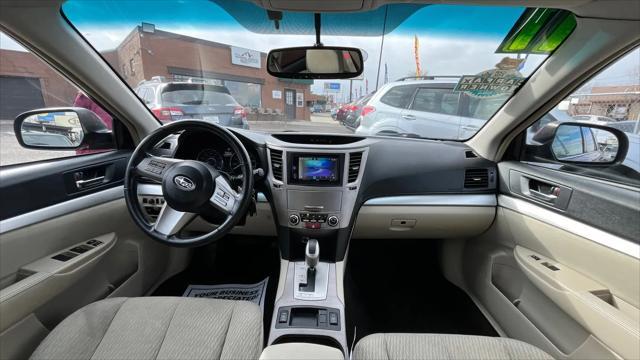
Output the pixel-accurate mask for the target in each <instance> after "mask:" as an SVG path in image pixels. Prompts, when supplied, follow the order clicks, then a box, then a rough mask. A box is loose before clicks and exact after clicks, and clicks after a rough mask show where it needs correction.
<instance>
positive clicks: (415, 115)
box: [356, 77, 507, 140]
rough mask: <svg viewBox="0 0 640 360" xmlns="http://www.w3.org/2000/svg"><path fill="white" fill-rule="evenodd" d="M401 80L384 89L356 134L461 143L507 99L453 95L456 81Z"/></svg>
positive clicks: (451, 78)
mask: <svg viewBox="0 0 640 360" xmlns="http://www.w3.org/2000/svg"><path fill="white" fill-rule="evenodd" d="M431 78H432V80H401V81H395V82H392V83H388V84H386V85H384V86H382V87H381V88H380V89H379V90H378V91H377V92H376V94H375V95H373V97H372V98H371V100H369V102H368V103H367V107H368V108H369V111H367V112H365V114H364V115H363V116H361V117H360V118H359V121H356V123H359V126H358V127H357V129H356V133H357V134H361V135H405V136H411V137H422V138H437V139H451V140H461V139H468V138H470V137H471V136H473V135H474V134H475V133H476V132H477V131H478V129H480V128H481V127H482V126H483V125H484V123H485V122H486V121H487V119H489V118H490V117H491V116H492V115H493V114H494V113H495V112H496V111H497V110H498V108H500V106H502V104H504V102H505V100H506V97H507V95H498V96H494V97H485V98H483V97H472V96H469V95H467V94H466V93H463V92H459V91H454V90H453V89H454V88H455V85H456V83H457V79H456V78H453V77H443V78H438V77H431Z"/></svg>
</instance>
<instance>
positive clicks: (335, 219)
mask: <svg viewBox="0 0 640 360" xmlns="http://www.w3.org/2000/svg"><path fill="white" fill-rule="evenodd" d="M338 222H339V220H338V217H337V216H335V215H332V216H329V219H327V224H328V225H329V226H336V225H338Z"/></svg>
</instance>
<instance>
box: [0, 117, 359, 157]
mask: <svg viewBox="0 0 640 360" xmlns="http://www.w3.org/2000/svg"><path fill="white" fill-rule="evenodd" d="M249 127H250V129H251V130H256V131H265V132H281V131H296V132H315V133H334V134H335V133H339V134H352V133H353V131H351V130H349V129H347V128H345V127H344V126H342V125H340V124H338V122H336V121H335V120H333V119H332V118H331V116H329V115H328V114H326V115H325V114H314V115H312V116H311V121H306V120H290V121H259V122H250V123H249ZM0 147H1V150H0V166H6V165H11V164H19V163H27V162H33V161H39V160H46V159H54V158H60V157H66V156H73V155H75V152H74V151H46V150H29V149H25V148H23V147H22V146H20V144H18V140H16V137H15V135H14V133H13V120H0Z"/></svg>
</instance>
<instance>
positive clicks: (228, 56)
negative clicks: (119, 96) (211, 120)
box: [104, 26, 312, 120]
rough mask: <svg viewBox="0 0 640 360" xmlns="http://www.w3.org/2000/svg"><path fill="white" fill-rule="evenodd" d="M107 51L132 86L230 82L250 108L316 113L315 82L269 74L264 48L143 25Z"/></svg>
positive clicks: (291, 115)
mask: <svg viewBox="0 0 640 360" xmlns="http://www.w3.org/2000/svg"><path fill="white" fill-rule="evenodd" d="M104 55H105V59H107V61H108V62H110V63H111V65H112V66H113V67H114V68H115V69H116V70H117V71H118V72H119V73H120V74H121V75H122V77H123V78H124V79H125V81H127V83H128V84H129V85H130V86H131V87H136V85H137V84H138V83H140V82H141V81H143V80H150V79H151V78H152V77H154V76H163V77H165V78H167V79H174V80H187V79H198V80H199V81H203V80H204V81H207V82H211V83H216V84H222V85H225V86H226V87H227V88H229V90H230V91H231V95H233V97H234V98H235V99H236V100H237V101H238V102H239V103H240V104H241V105H243V106H245V107H249V108H253V109H259V108H262V109H273V110H276V109H278V110H279V111H280V112H282V113H283V114H288V115H289V116H288V117H289V118H290V119H305V120H308V119H309V117H310V111H309V109H308V107H307V106H306V99H309V98H310V95H311V91H310V85H311V84H312V81H307V80H285V79H278V78H275V77H273V76H271V75H269V74H268V73H267V70H266V57H267V54H266V53H263V52H258V51H255V50H251V49H243V48H238V47H233V46H230V45H227V44H222V43H217V42H213V41H207V40H202V39H197V38H193V37H189V36H184V35H179V34H175V33H171V32H167V31H161V30H156V29H154V28H153V27H151V29H150V30H147V27H145V30H144V31H143V27H142V26H137V27H135V28H134V29H133V31H132V32H131V33H129V35H128V36H127V37H126V38H125V39H124V40H123V41H122V43H121V44H120V45H119V46H118V47H117V48H116V49H115V50H113V51H109V52H106V53H105V54H104Z"/></svg>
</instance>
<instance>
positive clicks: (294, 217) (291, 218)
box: [289, 214, 300, 225]
mask: <svg viewBox="0 0 640 360" xmlns="http://www.w3.org/2000/svg"><path fill="white" fill-rule="evenodd" d="M299 223H300V217H299V216H298V215H296V214H291V215H290V216H289V224H291V225H298V224H299Z"/></svg>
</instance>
